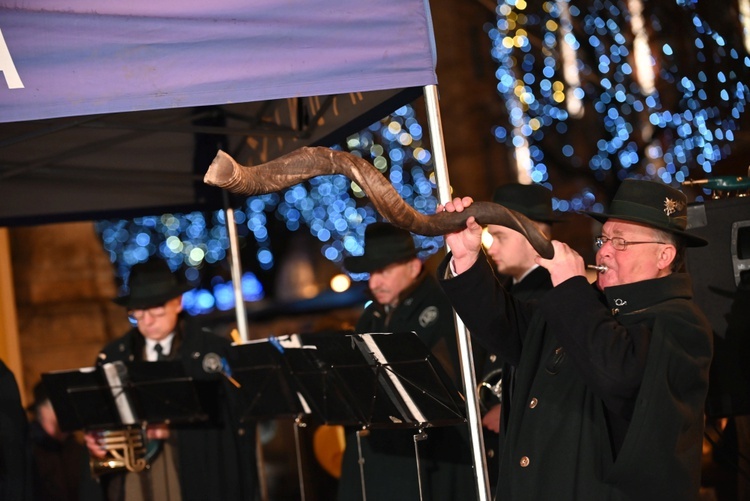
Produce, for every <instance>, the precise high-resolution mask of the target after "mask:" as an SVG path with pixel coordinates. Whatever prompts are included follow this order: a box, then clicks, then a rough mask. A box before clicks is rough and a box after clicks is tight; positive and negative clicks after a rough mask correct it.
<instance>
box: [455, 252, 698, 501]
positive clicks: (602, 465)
mask: <svg viewBox="0 0 750 501" xmlns="http://www.w3.org/2000/svg"><path fill="white" fill-rule="evenodd" d="M448 259H449V258H448ZM446 265H447V259H446V261H445V262H444V263H443V264H442V269H445V266H446ZM442 285H443V287H444V289H445V291H446V292H447V293H448V296H449V297H450V298H451V301H452V303H453V305H454V307H455V308H456V311H457V312H458V314H459V316H460V317H461V318H462V320H463V321H464V322H465V323H466V325H467V327H468V329H469V331H470V332H471V333H472V335H473V336H479V337H481V338H487V339H491V340H492V342H494V343H500V344H501V345H502V350H501V353H502V355H503V357H504V358H505V360H506V361H507V362H508V363H510V364H512V365H513V366H514V367H515V369H516V370H515V384H514V389H513V395H512V400H511V403H510V406H511V409H510V416H509V419H508V423H507V427H506V437H505V443H504V446H503V451H502V456H501V464H500V475H499V484H498V495H497V498H498V500H502V501H507V500H519V499H522V500H527V499H533V500H535V501H539V500H570V501H574V500H582V499H586V500H592V501H598V500H639V501H642V500H691V499H697V498H698V491H699V487H700V460H701V445H702V434H703V405H704V401H705V397H706V393H707V389H708V368H709V365H710V361H711V356H712V344H711V330H710V326H709V324H708V321H707V320H706V319H705V317H704V315H703V314H702V313H701V312H700V311H699V309H698V308H697V307H696V306H695V304H694V303H693V302H692V300H691V296H692V293H691V287H690V282H689V279H688V277H687V276H686V275H684V274H672V275H670V276H668V277H665V278H660V279H654V280H647V281H643V282H639V283H635V284H629V285H623V286H618V287H611V288H609V289H607V290H606V295H602V294H601V293H599V292H598V291H597V290H596V289H595V288H594V287H593V286H592V285H590V284H589V283H588V282H587V281H586V279H585V278H584V277H574V278H572V279H570V280H567V281H566V282H564V283H562V284H560V285H558V286H557V287H555V288H554V289H552V290H551V291H549V292H547V293H546V294H545V295H544V296H543V297H542V299H541V300H540V301H539V303H537V306H536V307H529V306H528V305H527V304H523V303H520V302H518V301H517V300H515V299H514V298H512V297H511V296H510V295H509V294H508V293H507V292H506V291H504V290H503V288H502V287H501V286H500V285H499V283H497V281H496V280H495V279H494V277H493V276H492V272H491V268H490V267H489V265H488V264H487V263H486V262H484V260H482V259H480V260H478V261H477V263H476V264H475V266H474V267H473V268H472V269H470V270H467V271H466V272H465V273H462V274H461V275H459V276H457V277H455V278H451V279H447V280H445V281H443V282H442Z"/></svg>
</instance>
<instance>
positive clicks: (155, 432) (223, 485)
mask: <svg viewBox="0 0 750 501" xmlns="http://www.w3.org/2000/svg"><path fill="white" fill-rule="evenodd" d="M189 289H190V286H189V285H188V284H186V283H185V282H184V281H182V280H180V279H179V278H178V275H177V274H175V273H173V272H172V271H171V270H170V268H169V266H168V265H167V263H166V262H164V261H162V260H159V259H155V260H151V261H148V262H146V263H142V264H136V265H135V266H133V267H132V269H131V271H130V276H129V280H128V293H127V294H125V295H123V296H120V297H118V298H115V299H114V301H115V302H116V303H117V304H119V305H121V306H123V307H125V308H126V309H127V313H128V315H129V317H130V318H131V320H132V321H134V322H135V324H136V325H135V327H134V328H132V329H131V330H129V331H128V332H126V333H125V334H124V335H123V336H122V337H120V338H119V339H117V340H115V341H113V342H112V343H110V344H108V345H107V346H105V347H104V348H103V349H102V351H101V353H100V354H99V359H98V361H97V364H98V365H102V364H105V363H109V362H115V361H124V362H138V361H160V360H180V361H182V362H183V365H184V367H185V370H186V372H187V375H188V376H192V377H193V378H195V379H197V380H201V379H204V380H205V379H212V378H218V377H219V375H218V374H216V373H215V371H213V370H209V369H207V368H206V367H204V365H205V364H204V363H203V362H204V361H205V360H207V355H208V356H209V357H214V359H220V357H227V356H228V351H229V346H230V341H229V340H227V339H224V338H222V337H219V336H217V335H214V334H213V333H211V332H210V331H209V330H208V329H206V328H201V327H199V326H198V325H196V324H195V322H191V321H190V320H189V319H188V318H182V315H181V313H182V294H183V293H184V292H186V291H188V290H189ZM222 382H223V383H226V382H225V381H222ZM220 388H221V393H220V396H219V402H220V404H219V405H220V407H221V409H220V410H219V413H220V422H219V423H218V424H213V425H205V426H204V425H200V426H198V425H196V426H167V425H162V424H155V425H153V426H151V425H149V428H148V430H147V432H148V438H149V439H150V440H151V441H152V442H151V445H150V446H149V450H156V451H158V452H156V453H155V454H154V455H153V457H151V458H149V461H150V465H149V467H148V468H147V469H146V470H144V471H143V472H140V473H131V472H116V473H110V474H106V473H105V474H103V475H102V476H101V480H102V486H103V489H104V490H105V497H106V499H108V500H125V501H130V500H137V501H152V500H153V501H157V500H158V501H163V500H168V501H172V500H181V501H187V500H196V501H198V500H201V501H203V500H208V499H222V500H236V501H246V500H247V501H252V500H255V499H256V495H257V491H258V488H257V470H256V462H255V429H254V427H252V426H248V425H247V424H244V423H240V422H239V419H238V416H237V410H236V408H235V407H234V406H233V405H231V402H232V398H233V394H232V388H231V386H229V385H226V384H225V385H224V386H221V387H220ZM98 438H99V437H98V435H96V434H94V433H88V434H87V435H86V443H87V446H88V448H89V452H90V454H91V455H92V456H93V457H95V458H102V457H104V456H105V454H106V453H105V451H104V450H103V449H102V447H101V446H100V444H99V440H98ZM154 445H157V447H153V446H154Z"/></svg>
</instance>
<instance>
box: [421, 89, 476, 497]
mask: <svg viewBox="0 0 750 501" xmlns="http://www.w3.org/2000/svg"><path fill="white" fill-rule="evenodd" d="M424 98H425V106H426V108H427V120H428V127H429V129H430V138H431V143H432V155H433V159H434V163H435V180H436V183H437V190H438V200H439V202H440V203H441V204H445V203H446V202H448V201H450V199H451V193H450V180H449V179H448V164H447V161H446V156H445V147H444V144H443V126H442V122H441V119H440V107H439V104H438V90H437V85H427V86H425V87H424ZM446 250H447V251H450V249H449V248H448V246H447V245H446ZM454 320H455V323H456V340H457V341H458V353H459V356H460V359H461V379H462V380H463V382H464V388H463V389H464V395H465V396H466V414H467V416H466V417H467V421H468V426H469V434H470V437H471V447H472V457H473V460H474V477H475V479H476V488H477V499H478V500H480V501H486V500H488V499H490V481H489V478H488V476H487V461H486V459H485V456H484V435H483V433H482V422H481V420H480V419H479V399H478V395H477V391H476V389H475V388H476V387H477V382H476V377H475V376H474V358H473V355H472V353H473V352H472V350H471V339H470V338H469V332H468V331H467V329H466V326H465V325H464V323H463V321H462V320H461V319H460V318H459V316H458V315H457V314H456V313H455V312H454Z"/></svg>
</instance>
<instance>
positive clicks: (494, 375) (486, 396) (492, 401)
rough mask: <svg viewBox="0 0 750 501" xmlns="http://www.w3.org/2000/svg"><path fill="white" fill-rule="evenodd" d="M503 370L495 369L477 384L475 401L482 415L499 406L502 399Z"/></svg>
mask: <svg viewBox="0 0 750 501" xmlns="http://www.w3.org/2000/svg"><path fill="white" fill-rule="evenodd" d="M502 383H503V370H502V369H495V370H493V371H491V372H489V373H488V374H487V375H485V376H484V378H482V381H480V382H479V384H477V400H479V406H480V408H481V410H482V413H485V412H487V411H488V410H490V409H491V408H492V407H494V406H496V405H499V404H500V403H501V402H502V398H503V387H502Z"/></svg>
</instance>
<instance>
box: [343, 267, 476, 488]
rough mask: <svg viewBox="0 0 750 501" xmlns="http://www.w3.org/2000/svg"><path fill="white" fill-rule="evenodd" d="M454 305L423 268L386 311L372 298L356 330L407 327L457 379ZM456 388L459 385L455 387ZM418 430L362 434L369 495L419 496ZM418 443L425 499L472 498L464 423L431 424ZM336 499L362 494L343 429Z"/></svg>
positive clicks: (351, 442)
mask: <svg viewBox="0 0 750 501" xmlns="http://www.w3.org/2000/svg"><path fill="white" fill-rule="evenodd" d="M454 325H455V324H454V320H453V310H452V308H451V306H450V303H449V302H448V299H447V298H446V297H445V295H444V294H443V292H442V291H441V290H440V287H439V285H438V284H437V281H436V280H435V279H434V278H433V277H432V276H430V275H428V274H427V273H426V272H425V271H423V272H422V275H421V276H420V277H419V278H418V279H417V281H416V282H415V284H414V285H413V286H412V287H411V288H409V289H407V290H405V291H404V292H403V293H402V296H401V298H400V301H399V303H398V306H396V307H395V308H394V309H393V310H391V311H386V310H385V309H383V307H382V306H381V305H379V304H376V303H372V304H371V305H369V306H368V307H367V309H366V310H365V311H364V313H363V314H362V316H361V317H360V319H359V321H358V323H357V326H356V331H357V332H358V333H377V332H395V333H398V332H410V331H414V332H416V333H417V335H418V336H419V338H420V339H421V340H422V341H423V342H424V343H425V345H426V346H427V347H428V348H430V350H431V351H432V353H433V355H435V357H436V358H437V359H438V360H439V361H440V362H441V364H442V365H443V367H444V368H445V369H446V372H448V374H449V375H451V376H452V377H453V379H454V380H455V379H456V378H458V381H460V377H461V376H460V374H459V373H458V372H457V371H458V349H457V347H456V332H455V327H454ZM457 387H459V388H460V386H457ZM415 433H416V430H383V429H374V430H370V432H369V435H368V436H366V437H362V455H363V458H364V461H365V463H364V471H365V482H366V489H367V499H372V500H389V501H396V500H404V501H407V500H408V501H413V500H415V499H419V485H418V477H417V466H416V457H415V454H414V438H413V437H414V435H415ZM426 433H427V435H428V438H427V440H425V441H423V442H420V443H419V449H420V462H421V467H422V483H423V491H424V492H423V494H424V498H425V499H431V500H446V501H448V500H455V499H473V498H475V497H476V496H475V494H474V492H475V489H474V477H473V473H472V469H471V455H470V446H469V442H468V431H467V430H466V425H457V426H449V427H439V428H430V429H428V430H427V431H426ZM338 499H339V500H340V501H356V500H358V499H362V487H361V480H360V472H359V464H358V451H357V438H356V434H355V431H354V430H347V435H346V449H345V450H344V457H343V461H342V475H341V479H340V480H339V492H338Z"/></svg>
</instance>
